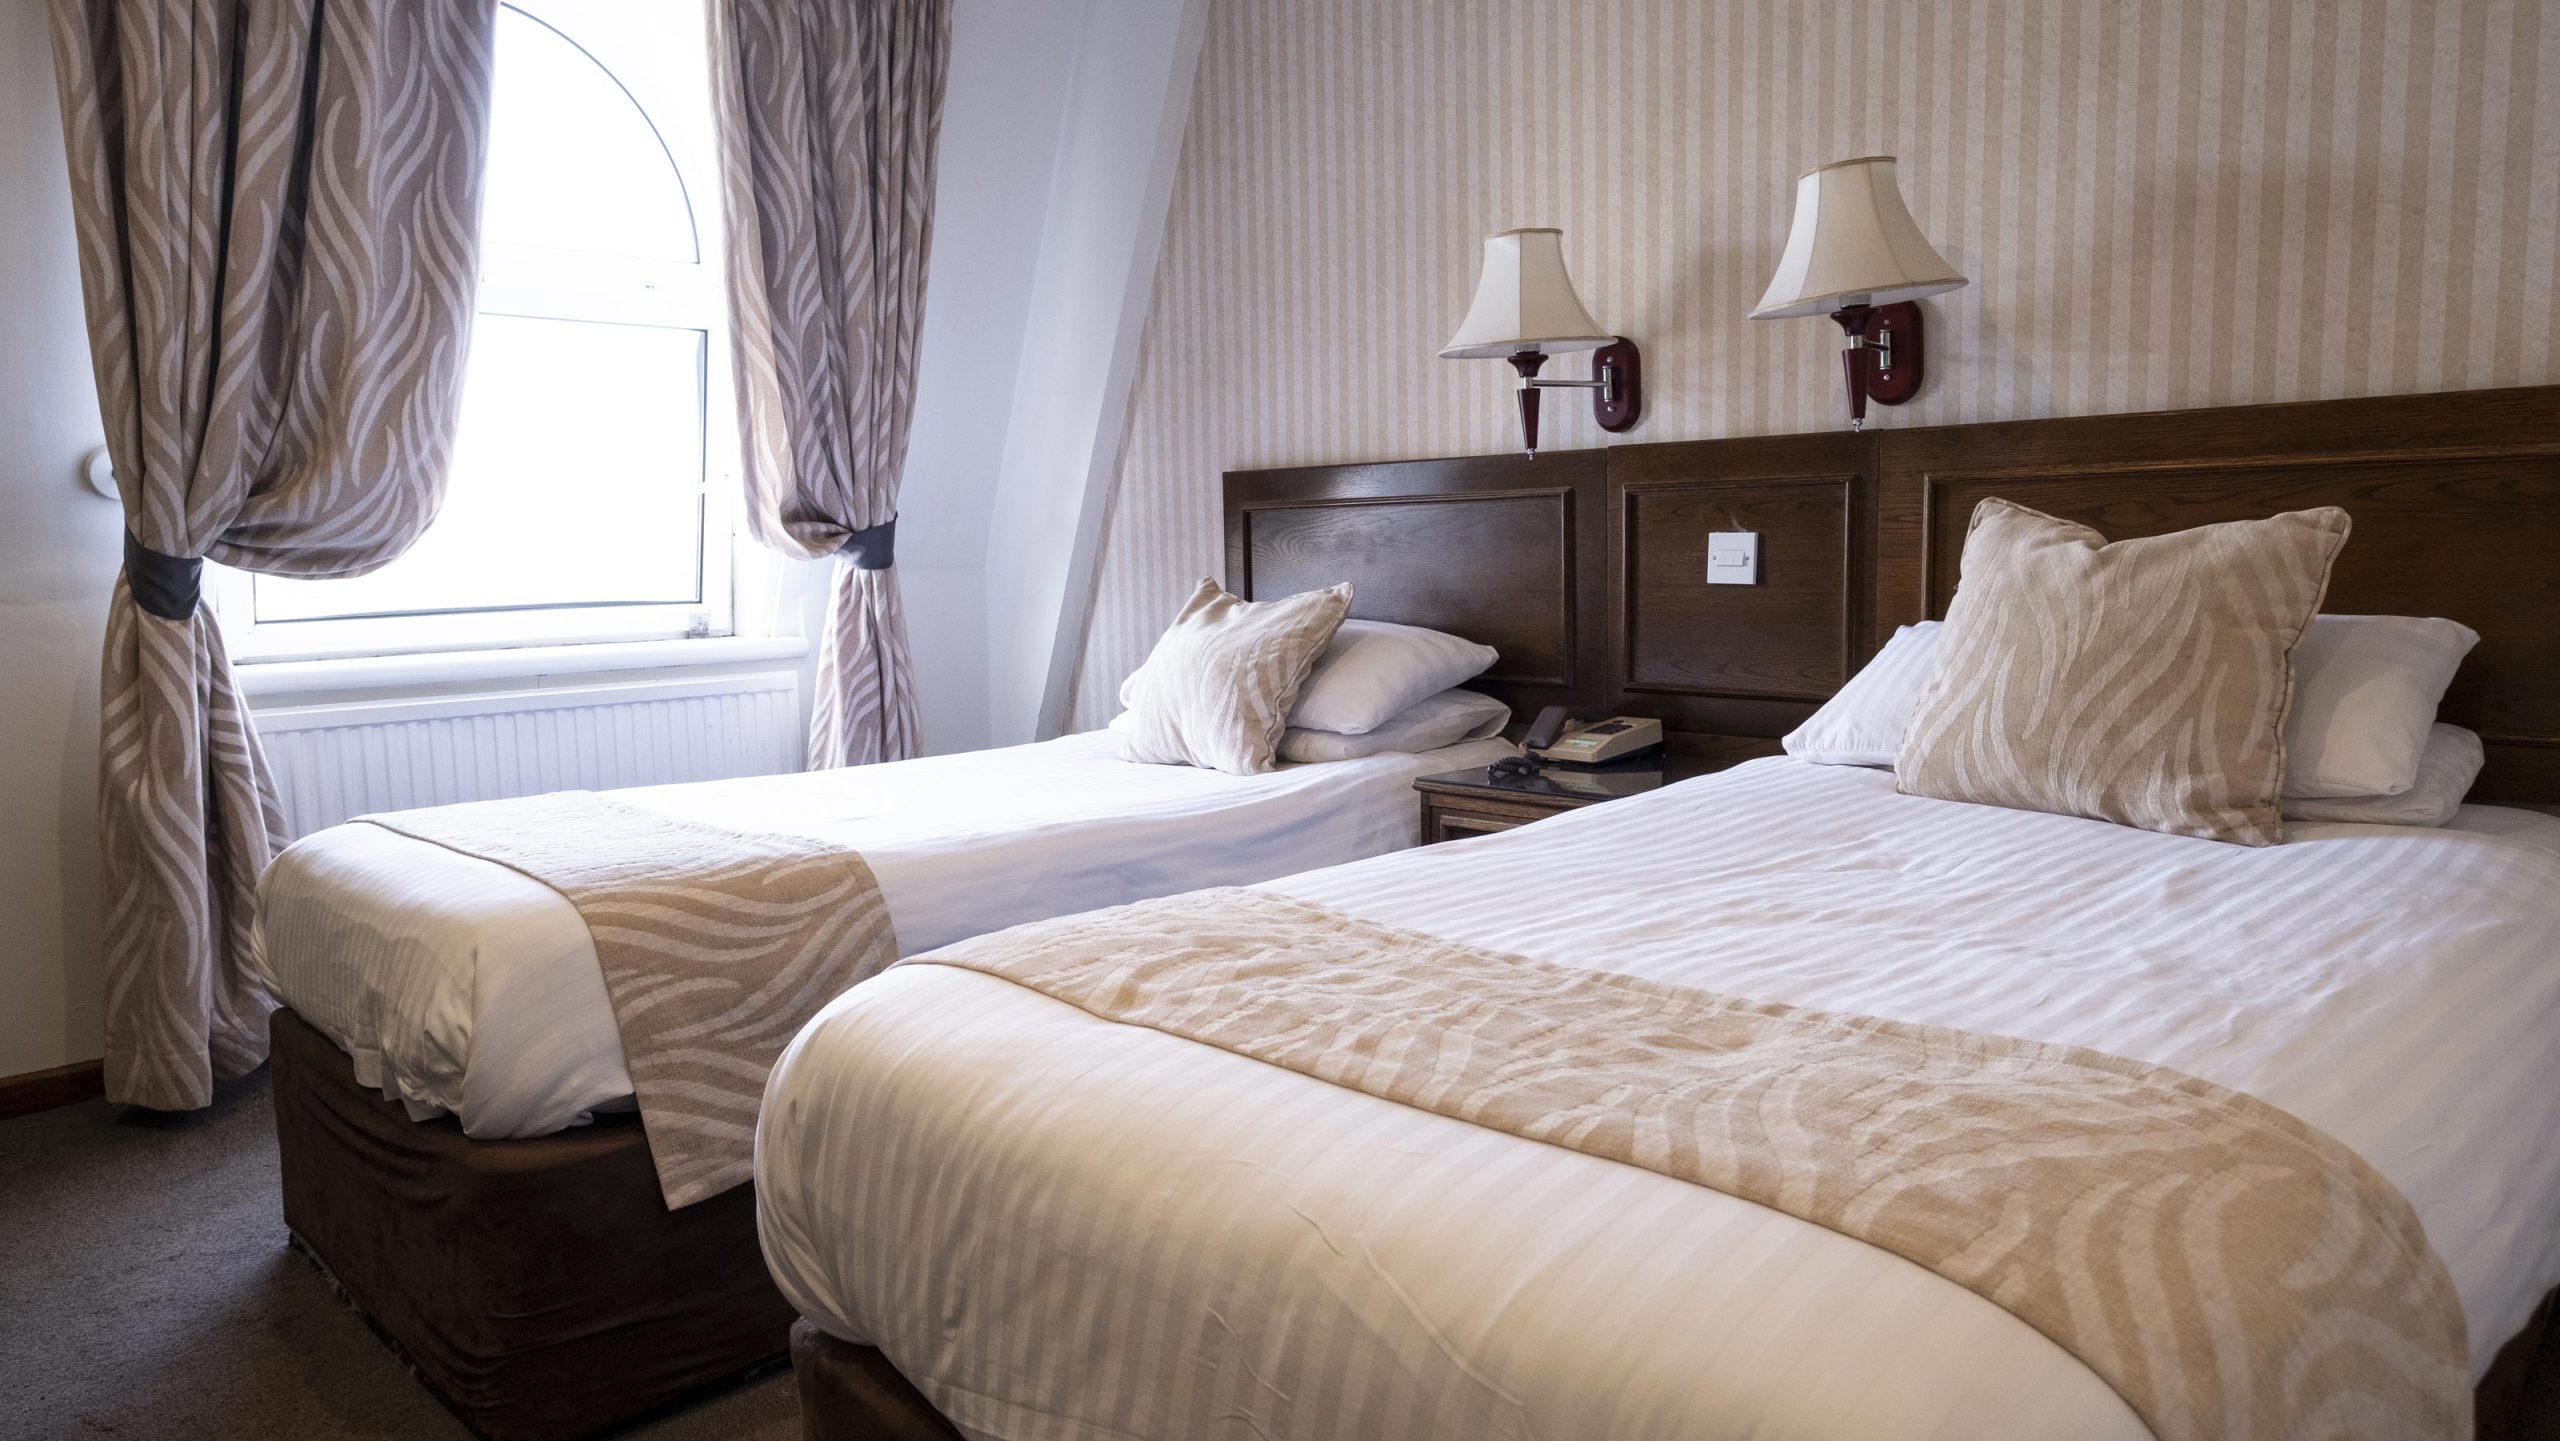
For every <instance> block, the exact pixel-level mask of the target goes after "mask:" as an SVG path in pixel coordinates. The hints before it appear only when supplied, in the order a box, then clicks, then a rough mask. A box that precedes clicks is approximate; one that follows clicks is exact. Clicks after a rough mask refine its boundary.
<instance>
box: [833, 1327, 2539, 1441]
mask: <svg viewBox="0 0 2560 1441" xmlns="http://www.w3.org/2000/svg"><path fill="white" fill-rule="evenodd" d="M2555 1312H2560V1290H2555V1291H2553V1292H2552V1293H2551V1294H2550V1295H2548V1296H2545V1297H2543V1298H2542V1304H2541V1305H2540V1306H2538V1307H2536V1308H2535V1309H2534V1313H2533V1319H2532V1320H2531V1321H2529V1322H2527V1323H2526V1324H2525V1328H2524V1329H2523V1330H2522V1331H2519V1332H2517V1333H2516V1334H2515V1335H2514V1336H2513V1337H2512V1338H2510V1339H2509V1340H2508V1342H2507V1344H2506V1345H2504V1346H2502V1347H2500V1348H2499V1350H2498V1358H2497V1360H2496V1361H2494V1362H2492V1363H2491V1364H2490V1366H2489V1374H2488V1375H2486V1376H2484V1377H2482V1378H2481V1379H2480V1389H2479V1392H2478V1403H2477V1406H2476V1408H2475V1410H2474V1424H2473V1429H2472V1435H2473V1437H2474V1438H2475V1441H2525V1436H2524V1403H2525V1392H2526V1388H2527V1385H2528V1383H2529V1381H2530V1379H2531V1377H2532V1375H2533V1370H2534V1362H2535V1359H2536V1358H2537V1356H2539V1354H2540V1353H2541V1352H2542V1350H2543V1349H2544V1348H2545V1347H2547V1346H2549V1345H2550V1343H2551V1337H2552V1321H2553V1315H2554V1313H2555ZM2555 1359H2560V1358H2555ZM791 1370H792V1372H793V1374H794V1375H795V1376H796V1377H797V1378H798V1381H799V1386H800V1434H801V1435H802V1436H803V1437H804V1438H806V1441H965V1438H963V1437H962V1436H961V1434H960V1428H958V1427H956V1426H954V1425H952V1424H951V1423H950V1422H949V1421H948V1420H946V1419H944V1417H943V1415H942V1413H941V1412H939V1411H936V1410H934V1409H933V1403H932V1402H930V1401H927V1400H926V1399H925V1398H924V1393H923V1392H921V1391H918V1390H917V1389H916V1388H915V1386H914V1385H913V1384H912V1383H910V1382H909V1381H908V1380H907V1378H906V1377H904V1376H901V1375H899V1374H898V1368H897V1367H895V1366H892V1365H890V1364H889V1358H888V1357H886V1356H883V1355H881V1354H880V1353H879V1352H878V1351H877V1350H875V1349H873V1348H872V1347H869V1346H857V1345H855V1344H853V1343H852V1342H850V1341H842V1340H838V1339H837V1338H835V1337H833V1336H830V1335H828V1334H827V1333H826V1332H824V1331H821V1330H819V1329H818V1328H817V1327H816V1326H815V1325H812V1324H811V1323H810V1322H809V1320H808V1318H806V1317H803V1318H801V1319H800V1320H798V1321H796V1322H794V1323H792V1327H791Z"/></svg>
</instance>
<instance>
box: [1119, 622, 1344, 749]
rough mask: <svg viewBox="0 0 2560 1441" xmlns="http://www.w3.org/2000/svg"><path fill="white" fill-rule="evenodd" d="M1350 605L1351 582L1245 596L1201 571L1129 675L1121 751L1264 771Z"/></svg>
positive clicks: (1121, 722) (1121, 734)
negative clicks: (1134, 672) (1286, 593)
mask: <svg viewBox="0 0 2560 1441" xmlns="http://www.w3.org/2000/svg"><path fill="white" fill-rule="evenodd" d="M1350 610H1351V585H1350V583H1349V582H1348V581H1346V582H1344V583H1342V584H1340V585H1329V586H1326V587H1324V588H1323V589H1321V590H1306V591H1300V592H1298V593H1297V594H1296V595H1290V596H1282V597H1281V598H1280V599H1278V600H1265V601H1251V600H1240V599H1238V598H1236V597H1235V596H1232V595H1229V594H1227V591H1226V588H1225V587H1223V586H1221V585H1219V584H1218V583H1217V582H1216V581H1214V580H1207V579H1203V580H1202V581H1201V582H1200V584H1199V585H1197V586H1195V587H1193V589H1192V592H1191V598H1190V599H1189V600H1187V601H1184V602H1183V603H1182V610H1181V611H1180V613H1178V614H1176V615H1175V616H1174V618H1173V624H1172V625H1170V626H1167V627H1166V628H1165V633H1164V638H1163V639H1162V640H1159V641H1157V642H1156V648H1155V651H1154V653H1153V654H1151V655H1149V656H1148V657H1147V663H1146V664H1145V665H1144V666H1141V667H1139V669H1138V673H1137V675H1135V676H1134V677H1132V678H1131V680H1130V684H1129V713H1128V715H1127V716H1126V717H1125V718H1124V719H1123V720H1122V721H1120V722H1118V723H1116V724H1115V725H1114V726H1113V729H1115V730H1118V731H1119V732H1120V758H1121V759H1122V760H1127V761H1139V762H1143V763H1146V764H1150V765H1175V766H1203V767H1206V768H1207V769H1210V770H1218V771H1225V772H1226V773H1227V774H1229V775H1238V776H1251V775H1261V774H1262V773H1264V772H1266V771H1268V770H1270V769H1271V768H1272V767H1273V766H1274V765H1275V764H1276V762H1275V760H1274V759H1273V757H1274V756H1275V755H1276V754H1277V752H1278V750H1279V746H1280V741H1281V739H1282V737H1283V736H1284V735H1285V734H1286V733H1287V731H1288V727H1289V710H1290V707H1291V706H1292V705H1294V704H1295V703H1296V701H1297V699H1298V692H1299V690H1300V688H1301V687H1303V686H1304V685H1305V684H1306V682H1307V676H1308V674H1309V673H1310V672H1311V671H1313V670H1314V668H1315V664H1316V658H1317V657H1318V656H1320V655H1322V654H1323V653H1324V648H1325V645H1326V643H1327V642H1329V641H1331V640H1332V639H1333V636H1334V632H1335V631H1336V630H1338V629H1339V628H1340V627H1341V625H1342V618H1343V616H1345V615H1347V614H1348V613H1349V612H1350Z"/></svg>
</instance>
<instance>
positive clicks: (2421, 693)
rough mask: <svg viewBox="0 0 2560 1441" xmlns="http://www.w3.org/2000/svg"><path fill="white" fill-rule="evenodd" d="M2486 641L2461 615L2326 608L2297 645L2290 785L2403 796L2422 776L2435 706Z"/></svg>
mask: <svg viewBox="0 0 2560 1441" xmlns="http://www.w3.org/2000/svg"><path fill="white" fill-rule="evenodd" d="M2479 643H2480V635H2479V632H2477V631H2475V630H2473V629H2472V628H2471V627H2469V626H2467V625H2463V624H2461V623H2460V622H2458V621H2450V620H2434V619H2422V618H2420V617H2416V616H2406V615H2324V616H2320V617H2318V618H2317V619H2315V620H2313V621H2312V622H2311V629H2310V630H2309V631H2307V632H2305V633H2304V634H2303V637H2302V641H2301V643H2300V644H2299V645H2296V646H2295V647H2294V648H2293V714H2292V715H2291V716H2290V717H2288V718H2287V719H2286V721H2285V723H2284V793H2285V794H2286V795H2289V796H2358V797H2363V796H2394V795H2398V794H2400V793H2401V792H2402V791H2405V790H2407V789H2409V787H2410V786H2412V785H2414V784H2415V783H2416V782H2417V779H2418V761H2419V757H2420V756H2422V755H2423V754H2424V753H2425V752H2426V749H2427V746H2428V741H2429V736H2428V727H2430V726H2432V725H2434V724H2435V719H2436V706H2437V704H2438V703H2439V702H2441V701H2442V700H2443V699H2444V690H2445V687H2446V686H2449V685H2451V684H2453V673H2454V670H2455V669H2456V668H2457V667H2459V666H2460V665H2461V664H2462V658H2463V657H2464V656H2466V655H2468V654H2470V653H2471V648H2472V647H2473V646H2475V645H2477V644H2479Z"/></svg>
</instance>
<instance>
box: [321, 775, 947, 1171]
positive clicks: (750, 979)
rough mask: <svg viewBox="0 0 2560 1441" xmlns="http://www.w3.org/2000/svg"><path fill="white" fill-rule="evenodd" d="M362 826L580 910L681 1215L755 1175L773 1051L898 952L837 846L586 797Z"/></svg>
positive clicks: (436, 811)
mask: <svg viewBox="0 0 2560 1441" xmlns="http://www.w3.org/2000/svg"><path fill="white" fill-rule="evenodd" d="M359 819H360V820H362V821H364V822H365V823H367V824H371V825H376V826H380V827H382V828H383V829H385V830H389V831H396V832H398V833H399V834H401V835H404V836H410V837H414V838H416V839H418V840H422V841H427V842H430V843H432V844H435V845H440V846H443V847H445V848H446V849H447V850H452V851H458V852H460V853H462V854H464V855H469V856H477V857H479V858H481V859H482V860H487V861H494V862H496V863H497V864H499V865H502V866H506V867H508V868H509V869H511V870H515V871H520V872H522V873H523V874H525V875H528V876H531V877H532V878H533V879H535V880H537V881H540V882H542V883H543V884H544V885H547V886H549V887H551V888H552V889H553V890H555V891H558V892H559V893H560V894H561V895H562V896H563V897H565V898H566V899H567V900H568V902H569V904H570V905H572V906H574V907H576V908H577V912H578V918H579V919H580V920H582V921H584V922H585V923H586V927H587V933H588V935H589V936H590V937H592V938H593V939H594V941H595V949H596V962H597V965H598V967H599V968H600V969H601V970H602V971H603V973H604V985H605V994H606V996H607V997H608V999H609V1000H610V1001H611V1002H612V1005H613V1020H614V1026H615V1028H616V1029H617V1030H619V1031H620V1032H621V1034H622V1054H623V1063H624V1065H625V1066H626V1067H627V1068H628V1069H629V1071H630V1073H631V1094H632V1097H633V1099H635V1100H637V1101H638V1102H639V1105H640V1121H641V1124H642V1125H644V1126H646V1127H647V1128H648V1132H649V1152H650V1156H651V1158H652V1159H653V1160H654V1161H655V1162H656V1164H657V1169H658V1188H659V1190H660V1192H661V1193H663V1194H664V1195H665V1197H666V1201H667V1209H669V1210H671V1211H672V1210H678V1209H681V1208H682V1207H685V1206H690V1205H692V1204H693V1203H694V1202H696V1201H700V1200H705V1199H708V1198H709V1197H712V1196H716V1195H718V1194H720V1193H721V1192H722V1191H725V1190H728V1189H729V1188H730V1187H732V1186H735V1185H737V1184H738V1183H739V1182H741V1181H744V1180H747V1179H748V1178H749V1177H750V1176H752V1175H753V1174H754V1172H755V1131H756V1108H757V1106H758V1105H759V1104H760V1103H761V1102H762V1100H763V1098H764V1080H765V1073H766V1072H767V1071H769V1070H771V1069H772V1067H773V1059H774V1057H776V1056H778V1055H780V1054H781V1053H782V1048H783V1046H784V1044H785V1043H787V1042H788V1041H789V1040H790V1039H791V1037H792V1035H793V1034H794V1033H796V1032H797V1031H798V1030H799V1029H800V1027H801V1026H802V1025H803V1024H805V1023H806V1022H807V1021H808V1019H809V1018H810V1017H811V1016H813V1015H816V1014H817V1013H818V1009H819V1007H821V1006H824V1005H825V1004H826V1003H827V1002H829V1001H831V1000H834V999H835V998H836V997H837V996H838V995H840V994H842V993H843V992H844V991H845V990H847V989H849V988H850V987H852V986H853V985H854V984H855V983H857V982H859V981H862V980H865V979H868V978H869V977H871V976H874V975H877V974H878V973H879V972H880V971H882V970H884V969H886V968H887V967H888V965H889V964H890V963H891V962H893V961H895V960H896V959H897V958H898V942H897V935H896V932H895V930H894V929H893V928H892V926H891V925H890V921H889V905H888V902H887V901H885V900H884V899H882V897H881V894H880V883H879V882H878V880H876V879H875V878H874V877H873V876H872V874H871V867H870V866H869V865H868V864H866V863H865V862H864V861H863V859H862V857H861V856H860V855H858V854H856V853H855V852H853V851H849V850H846V849H844V848H843V847H840V846H830V845H824V844H821V843H819V842H816V841H810V840H804V839H801V838H799V837H796V836H774V835H754V834H749V833H747V832H743V831H731V830H724V829H721V828H720V827H717V826H706V825H699V824H696V823H694V822H691V821H681V820H677V819H675V818H674V817H672V816H667V815H663V814H660V813H659V812H656V811H651V810H643V809H641V808H640V807H638V806H628V805H624V804H622V803H621V802H619V801H610V800H606V799H605V798H604V797H602V796H599V795H596V794H594V793H593V792H590V791H563V792H560V793H558V794H556V795H547V796H530V797H525V798H523V799H518V800H503V801H477V802H472V803H470V804H466V805H456V806H437V807H434V808H432V809H429V810H419V811H402V812H397V813H394V814H390V815H377V816H363V817H359Z"/></svg>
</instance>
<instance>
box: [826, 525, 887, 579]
mask: <svg viewBox="0 0 2560 1441" xmlns="http://www.w3.org/2000/svg"><path fill="white" fill-rule="evenodd" d="M836 554H838V555H840V556H843V557H844V558H845V559H846V560H847V561H848V562H850V563H851V564H852V566H853V568H854V569H855V570H887V569H888V568H889V567H890V566H892V565H895V564H897V560H898V518H897V517H896V516H894V515H893V516H891V517H889V518H888V519H887V520H884V521H882V522H880V523H879V524H878V525H875V526H872V527H871V528H869V529H868V530H857V531H855V532H854V533H853V534H851V535H848V536H846V537H845V538H844V544H843V545H841V546H838V547H837V548H836Z"/></svg>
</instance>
